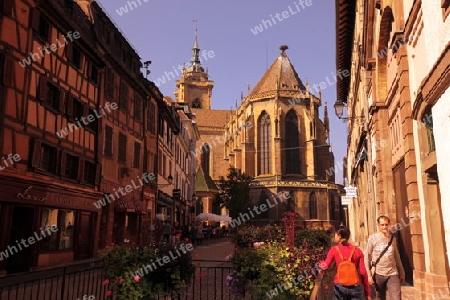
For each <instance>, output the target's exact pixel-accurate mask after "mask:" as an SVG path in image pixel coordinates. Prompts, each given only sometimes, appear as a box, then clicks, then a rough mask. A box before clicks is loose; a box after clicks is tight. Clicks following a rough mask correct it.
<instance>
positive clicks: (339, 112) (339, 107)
mask: <svg viewBox="0 0 450 300" xmlns="http://www.w3.org/2000/svg"><path fill="white" fill-rule="evenodd" d="M345 106H346V104H345V103H344V102H343V101H342V100H337V101H336V103H334V112H335V113H336V116H337V117H338V118H339V119H340V120H342V121H344V122H345V121H347V120H354V121H356V122H357V123H359V124H363V123H364V121H365V117H364V116H356V117H342V116H343V115H344V107H345Z"/></svg>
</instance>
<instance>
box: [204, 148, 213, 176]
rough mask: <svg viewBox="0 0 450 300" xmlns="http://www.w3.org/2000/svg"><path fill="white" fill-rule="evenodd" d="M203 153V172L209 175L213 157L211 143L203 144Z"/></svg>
mask: <svg viewBox="0 0 450 300" xmlns="http://www.w3.org/2000/svg"><path fill="white" fill-rule="evenodd" d="M202 149H203V153H202V169H203V172H205V175H209V174H210V173H209V162H210V158H211V149H210V147H209V144H207V143H204V144H203V146H202Z"/></svg>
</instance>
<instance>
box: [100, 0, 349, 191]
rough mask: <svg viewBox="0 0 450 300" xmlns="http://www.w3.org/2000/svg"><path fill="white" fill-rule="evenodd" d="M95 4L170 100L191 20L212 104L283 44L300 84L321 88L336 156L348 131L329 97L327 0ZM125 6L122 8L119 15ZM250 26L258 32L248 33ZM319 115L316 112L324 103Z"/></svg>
mask: <svg viewBox="0 0 450 300" xmlns="http://www.w3.org/2000/svg"><path fill="white" fill-rule="evenodd" d="M97 1H98V2H99V3H100V5H101V6H102V7H103V8H104V9H105V10H106V12H107V13H108V14H109V15H110V17H111V18H112V19H113V21H114V22H115V23H116V24H117V26H118V27H119V29H120V30H121V31H122V32H123V33H124V35H125V36H126V37H127V39H128V40H129V41H130V42H131V44H132V45H133V46H134V48H135V50H136V51H137V52H138V53H139V55H140V57H141V58H142V61H146V60H151V61H152V64H151V65H150V70H151V74H150V76H149V77H148V78H149V79H150V80H152V81H155V82H157V81H158V78H161V79H162V78H164V79H165V83H164V84H162V83H161V82H160V83H159V89H160V90H161V92H162V93H163V94H164V95H168V96H171V97H174V95H173V91H174V90H175V79H172V78H171V77H170V80H168V77H167V76H166V75H165V73H166V72H167V74H168V72H173V73H175V72H174V69H173V68H175V69H176V68H177V66H178V65H180V64H181V65H182V64H183V63H184V62H185V63H186V64H187V65H188V64H189V63H190V60H191V54H192V51H191V48H192V45H193V42H194V28H195V26H194V23H193V20H198V23H197V27H198V42H199V46H200V48H201V51H203V50H206V52H205V57H206V58H207V60H203V62H202V66H203V67H204V68H205V69H206V68H208V71H209V75H210V79H211V80H214V81H215V85H214V89H213V97H212V108H213V109H230V108H231V107H233V108H234V105H235V101H236V99H240V93H241V91H243V92H244V96H245V95H247V83H250V86H251V88H253V87H254V86H255V85H256V84H257V83H258V81H259V80H260V79H261V77H262V76H263V74H264V72H265V71H266V69H267V66H270V65H271V64H272V62H273V61H274V60H275V58H276V57H277V55H278V54H279V53H280V50H279V49H278V47H279V46H280V45H288V46H289V49H288V50H287V51H286V53H287V55H288V56H289V58H290V60H291V62H292V64H293V65H294V67H295V69H296V71H297V73H298V74H299V76H300V79H302V81H303V83H305V82H306V79H307V78H308V80H309V84H310V87H312V86H313V85H314V84H316V85H317V86H318V85H319V84H320V83H321V82H323V84H322V87H324V86H325V88H324V89H322V101H323V102H328V113H329V117H330V123H331V135H330V136H331V144H332V147H333V152H334V156H335V161H336V164H337V163H338V162H339V161H342V158H343V157H344V155H345V152H346V142H347V129H346V124H345V123H343V122H342V121H340V120H338V119H337V117H336V116H335V114H334V108H333V105H334V102H335V101H336V83H335V80H334V76H333V75H334V74H335V73H336V58H335V57H336V54H335V49H336V45H335V30H336V25H335V13H334V11H335V5H334V1H323V0H322V1H319V0H309V1H306V0H303V1H302V0H260V1H256V0H239V1H238V0H228V1H216V0H213V1H206V0H203V1H201V0H170V1H161V0H134V1H131V0H130V1H125V0H108V1H106V0H100V1H99V0H97ZM132 2H135V3H136V6H137V7H135V6H134V5H133V4H132ZM325 3H327V4H325ZM130 5H131V6H130ZM125 7H126V9H127V12H124V8H125ZM130 7H132V9H130ZM121 8H122V10H121ZM118 12H120V14H119V13H118ZM277 14H278V15H277ZM263 20H264V21H265V22H264V23H265V24H262V22H263ZM280 20H281V21H280ZM269 22H270V23H269ZM257 26H258V27H260V29H262V31H261V30H259V32H258V33H257V34H254V31H255V27H257ZM252 29H253V30H252ZM211 51H213V52H211ZM208 52H209V53H210V56H208V55H207V53H208ZM212 56H214V57H212ZM177 71H178V70H177ZM169 76H170V75H169ZM178 78H179V76H177V79H178ZM313 91H314V89H313ZM315 94H316V95H317V93H315ZM320 116H321V118H322V117H323V106H322V107H321V109H320ZM336 182H337V183H342V168H337V174H336Z"/></svg>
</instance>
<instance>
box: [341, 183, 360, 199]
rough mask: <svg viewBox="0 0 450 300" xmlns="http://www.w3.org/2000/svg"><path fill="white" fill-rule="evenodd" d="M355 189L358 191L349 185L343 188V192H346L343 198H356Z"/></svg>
mask: <svg viewBox="0 0 450 300" xmlns="http://www.w3.org/2000/svg"><path fill="white" fill-rule="evenodd" d="M357 189H358V188H357V187H354V186H351V185H349V186H348V187H345V188H344V190H345V192H346V194H345V196H347V197H355V198H356V190H357Z"/></svg>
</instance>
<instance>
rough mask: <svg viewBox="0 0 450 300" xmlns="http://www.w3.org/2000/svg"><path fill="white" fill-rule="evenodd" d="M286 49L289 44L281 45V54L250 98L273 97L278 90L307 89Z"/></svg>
mask: <svg viewBox="0 0 450 300" xmlns="http://www.w3.org/2000/svg"><path fill="white" fill-rule="evenodd" d="M286 49H288V47H287V46H284V45H283V46H280V50H281V53H280V55H278V57H277V58H276V59H275V61H274V62H273V63H272V65H271V66H270V68H269V69H268V70H267V71H266V73H265V74H264V76H263V77H262V78H261V80H260V81H259V82H258V84H257V85H256V86H255V87H254V88H253V90H252V91H251V93H250V94H249V96H248V97H249V98H250V99H255V98H268V97H273V96H274V95H275V93H276V92H277V91H285V92H290V93H296V94H301V91H305V90H306V88H305V86H304V84H303V82H302V81H301V79H300V78H299V77H298V74H297V72H296V71H295V69H294V66H293V65H292V64H291V61H290V60H289V57H288V56H287V54H286V52H285V50H286Z"/></svg>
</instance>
